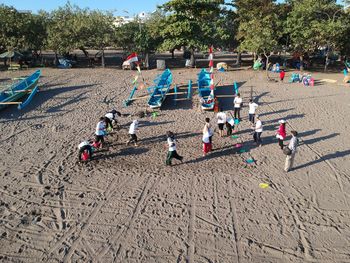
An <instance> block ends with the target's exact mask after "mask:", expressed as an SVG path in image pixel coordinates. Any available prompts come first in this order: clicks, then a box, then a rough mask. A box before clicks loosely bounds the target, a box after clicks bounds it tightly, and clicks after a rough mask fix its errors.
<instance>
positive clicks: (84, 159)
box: [81, 150, 90, 161]
mask: <svg viewBox="0 0 350 263" xmlns="http://www.w3.org/2000/svg"><path fill="white" fill-rule="evenodd" d="M81 159H82V160H83V161H88V160H89V159H90V154H89V152H88V151H87V150H85V151H84V152H83V153H82V155H81Z"/></svg>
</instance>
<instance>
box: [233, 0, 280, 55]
mask: <svg viewBox="0 0 350 263" xmlns="http://www.w3.org/2000/svg"><path fill="white" fill-rule="evenodd" d="M236 7H237V13H238V16H239V21H240V24H239V28H238V34H237V39H238V40H239V41H240V46H239V48H240V50H246V51H251V52H257V53H258V52H259V53H260V52H264V53H266V54H267V53H271V52H272V51H274V50H276V49H277V47H278V40H279V39H280V38H281V36H282V25H283V24H282V22H281V21H280V20H279V15H278V13H277V11H278V9H277V6H276V5H275V3H274V1H273V0H270V1H267V0H255V1H250V0H248V1H242V0H241V1H236Z"/></svg>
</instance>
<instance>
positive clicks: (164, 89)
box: [147, 69, 173, 109]
mask: <svg viewBox="0 0 350 263" xmlns="http://www.w3.org/2000/svg"><path fill="white" fill-rule="evenodd" d="M172 81H173V75H172V73H171V71H170V70H169V69H166V70H165V71H164V72H163V73H162V74H161V75H160V76H159V77H157V78H156V79H155V80H154V83H155V85H156V86H153V87H150V88H148V89H147V90H148V91H149V92H150V94H151V95H150V98H149V100H148V106H149V107H150V108H151V109H154V108H160V107H161V106H162V104H163V102H164V100H165V99H166V95H167V93H168V92H169V90H170V87H171V83H172Z"/></svg>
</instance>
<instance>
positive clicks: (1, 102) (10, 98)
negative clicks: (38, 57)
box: [0, 70, 41, 110]
mask: <svg viewBox="0 0 350 263" xmlns="http://www.w3.org/2000/svg"><path fill="white" fill-rule="evenodd" d="M40 75H41V70H37V71H36V72H34V73H33V74H32V75H30V76H29V77H26V78H24V79H21V80H20V81H19V82H17V83H15V84H12V85H11V86H9V87H7V88H5V89H3V90H2V91H0V110H2V109H4V108H5V107H7V106H9V105H18V109H19V110H21V109H23V108H24V107H26V106H27V105H28V104H29V103H30V102H31V100H32V99H33V97H34V95H35V94H36V93H37V92H38V86H37V85H38V81H39V78H40ZM25 96H27V98H26V100H25V101H19V100H20V99H21V98H23V97H25Z"/></svg>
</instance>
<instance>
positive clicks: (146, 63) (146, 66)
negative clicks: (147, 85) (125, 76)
mask: <svg viewBox="0 0 350 263" xmlns="http://www.w3.org/2000/svg"><path fill="white" fill-rule="evenodd" d="M144 67H145V68H146V69H149V52H146V54H145V63H144Z"/></svg>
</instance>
